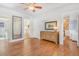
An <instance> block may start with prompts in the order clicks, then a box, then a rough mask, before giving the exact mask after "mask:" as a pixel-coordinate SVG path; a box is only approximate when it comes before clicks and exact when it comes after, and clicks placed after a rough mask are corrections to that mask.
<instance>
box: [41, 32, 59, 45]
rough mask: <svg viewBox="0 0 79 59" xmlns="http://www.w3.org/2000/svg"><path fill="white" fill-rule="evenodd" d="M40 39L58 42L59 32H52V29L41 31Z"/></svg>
mask: <svg viewBox="0 0 79 59" xmlns="http://www.w3.org/2000/svg"><path fill="white" fill-rule="evenodd" d="M40 39H45V40H49V41H53V42H54V43H56V44H58V43H59V33H58V32H51V31H41V32H40Z"/></svg>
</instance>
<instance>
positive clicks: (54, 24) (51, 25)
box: [45, 21, 57, 30]
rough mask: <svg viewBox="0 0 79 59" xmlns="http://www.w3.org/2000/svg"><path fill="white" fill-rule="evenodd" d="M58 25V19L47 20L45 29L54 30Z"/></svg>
mask: <svg viewBox="0 0 79 59" xmlns="http://www.w3.org/2000/svg"><path fill="white" fill-rule="evenodd" d="M54 27H57V21H50V22H45V30H54Z"/></svg>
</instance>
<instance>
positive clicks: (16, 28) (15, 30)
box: [12, 16, 22, 39]
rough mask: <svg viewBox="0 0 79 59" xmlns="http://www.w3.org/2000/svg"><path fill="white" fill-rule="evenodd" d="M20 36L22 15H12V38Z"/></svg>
mask: <svg viewBox="0 0 79 59" xmlns="http://www.w3.org/2000/svg"><path fill="white" fill-rule="evenodd" d="M19 38H22V17H18V16H12V39H19Z"/></svg>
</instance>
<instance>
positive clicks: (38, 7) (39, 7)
mask: <svg viewBox="0 0 79 59" xmlns="http://www.w3.org/2000/svg"><path fill="white" fill-rule="evenodd" d="M34 7H35V8H37V9H42V7H41V6H34Z"/></svg>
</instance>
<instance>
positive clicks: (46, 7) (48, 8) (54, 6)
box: [0, 3, 71, 17]
mask: <svg viewBox="0 0 79 59" xmlns="http://www.w3.org/2000/svg"><path fill="white" fill-rule="evenodd" d="M40 4H41V5H42V7H43V8H42V9H41V10H37V11H36V12H32V11H31V10H24V9H23V8H22V5H21V4H19V3H0V6H3V7H7V8H10V9H12V10H16V11H18V12H22V13H25V14H28V15H31V16H32V17H41V16H42V17H43V16H44V15H47V16H48V14H49V13H51V12H52V13H53V12H55V11H58V10H59V9H61V8H64V7H65V6H68V5H71V4H68V3H40Z"/></svg>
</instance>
